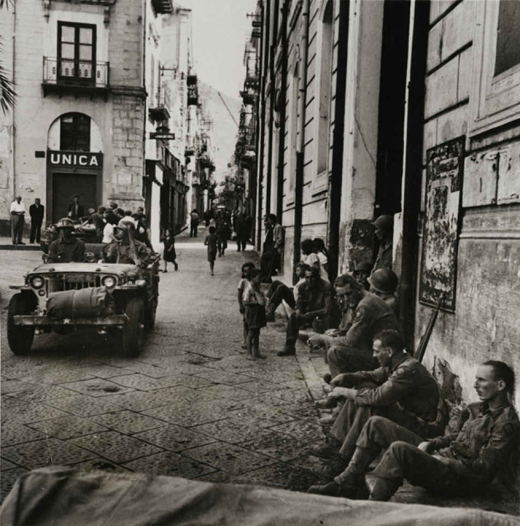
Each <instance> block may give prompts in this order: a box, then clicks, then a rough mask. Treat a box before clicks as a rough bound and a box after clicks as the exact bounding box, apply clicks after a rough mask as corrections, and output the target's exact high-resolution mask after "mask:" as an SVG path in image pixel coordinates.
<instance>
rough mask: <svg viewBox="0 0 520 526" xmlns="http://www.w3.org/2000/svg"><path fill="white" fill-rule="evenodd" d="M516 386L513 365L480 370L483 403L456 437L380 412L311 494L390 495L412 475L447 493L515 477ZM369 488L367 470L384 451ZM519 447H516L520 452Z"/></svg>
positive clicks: (473, 407)
mask: <svg viewBox="0 0 520 526" xmlns="http://www.w3.org/2000/svg"><path fill="white" fill-rule="evenodd" d="M514 386H515V375H514V372H513V370H512V369H511V368H510V367H509V366H507V365H506V364H505V363H503V362H499V361H495V360H489V361H487V362H484V363H483V364H482V365H481V366H480V367H479V368H478V370H477V374H476V381H475V390H476V391H477V394H478V397H479V398H480V402H477V403H474V404H470V405H469V406H468V407H467V409H466V410H465V414H463V415H462V418H461V419H460V425H459V429H458V430H457V431H456V433H455V434H454V435H453V436H442V435H441V436H437V437H436V438H433V439H430V440H426V441H424V437H423V436H421V435H419V434H416V433H414V432H413V431H412V430H410V429H406V428H405V427H402V426H400V425H398V424H396V423H395V422H393V421H391V420H389V419H387V418H383V417H381V416H373V417H371V418H370V419H369V420H368V422H367V423H366V425H365V426H364V428H363V430H362V432H361V434H360V436H359V439H358V441H357V444H356V446H357V447H356V450H355V453H354V455H353V457H352V460H351V461H350V463H349V464H348V467H347V469H345V471H343V472H342V473H341V474H340V475H339V476H337V477H336V478H335V479H334V481H332V482H330V483H328V484H325V485H322V486H311V487H310V488H309V493H317V494H320V495H331V496H337V497H347V498H356V497H357V498H367V497H368V496H369V494H370V500H382V501H386V500H389V499H390V498H391V497H392V496H393V495H394V493H395V492H396V491H397V490H398V489H399V487H400V486H401V485H402V483H403V479H406V480H408V481H409V482H410V483H411V484H413V485H414V486H421V487H423V488H426V489H428V490H429V491H431V492H433V493H437V494H440V495H444V496H463V495H472V494H476V493H479V492H482V491H483V490H485V489H486V486H487V485H488V484H489V483H490V482H492V481H493V479H494V478H495V476H496V475H498V474H499V473H501V474H503V473H504V472H505V473H506V474H507V475H512V477H511V480H513V477H514V476H515V475H517V474H516V473H513V471H514V469H515V468H514V460H513V462H512V458H514V457H515V453H517V454H518V444H519V441H520V423H519V420H518V415H517V413H516V411H515V409H514V407H513V406H512V405H511V400H512V399H513V393H514ZM385 449H386V452H385V453H384V455H383V457H382V459H381V461H380V462H379V464H378V465H377V468H376V469H375V471H374V472H373V475H374V476H375V482H373V483H372V484H371V487H370V490H369V489H368V488H367V486H366V483H365V474H366V472H367V471H368V467H369V466H370V464H371V463H372V461H373V460H374V459H375V458H376V457H377V456H378V454H379V452H380V451H381V450H385ZM515 449H516V451H515Z"/></svg>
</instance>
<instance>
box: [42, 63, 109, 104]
mask: <svg viewBox="0 0 520 526" xmlns="http://www.w3.org/2000/svg"><path fill="white" fill-rule="evenodd" d="M109 72H110V67H109V63H108V62H100V61H96V62H93V61H85V60H74V59H61V60H58V59H57V58H51V57H43V90H44V94H45V95H46V94H47V93H48V92H51V91H59V92H63V91H73V92H78V91H87V92H91V93H95V92H103V93H105V92H107V91H108V89H109Z"/></svg>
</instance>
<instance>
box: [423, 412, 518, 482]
mask: <svg viewBox="0 0 520 526" xmlns="http://www.w3.org/2000/svg"><path fill="white" fill-rule="evenodd" d="M464 418H466V420H465V423H464V424H463V426H462V429H461V430H460V432H459V433H458V434H457V436H456V437H455V438H454V437H450V436H443V437H438V438H434V439H432V440H430V441H429V442H430V444H432V447H433V449H434V450H438V451H437V453H436V454H437V455H440V456H441V457H445V458H449V459H454V460H458V461H460V462H462V464H463V465H464V467H465V468H466V469H468V470H469V471H470V472H471V473H472V474H474V475H476V476H477V477H479V478H481V479H482V480H483V481H490V480H491V479H492V478H493V477H494V476H495V475H496V474H497V471H498V470H499V469H500V468H501V466H503V465H504V464H505V463H506V462H507V459H508V458H509V457H511V456H512V455H513V453H514V451H515V448H516V447H518V442H519V440H520V423H519V420H518V415H517V413H516V411H515V409H514V408H513V406H512V405H511V404H509V403H506V404H504V405H503V406H501V407H498V408H496V409H490V408H489V407H488V405H487V404H486V403H481V402H479V403H475V404H470V405H469V406H468V408H467V410H466V411H465V414H464V415H463V418H462V420H464Z"/></svg>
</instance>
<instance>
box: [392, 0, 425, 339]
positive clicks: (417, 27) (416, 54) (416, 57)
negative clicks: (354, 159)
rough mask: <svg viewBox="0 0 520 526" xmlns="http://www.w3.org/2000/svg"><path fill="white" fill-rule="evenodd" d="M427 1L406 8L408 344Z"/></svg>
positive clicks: (404, 302) (404, 289) (402, 298)
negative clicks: (407, 20) (408, 12)
mask: <svg viewBox="0 0 520 526" xmlns="http://www.w3.org/2000/svg"><path fill="white" fill-rule="evenodd" d="M429 13H430V2H429V1H428V0H427V1H418V0H414V1H413V2H412V5H411V9H410V41H409V42H410V43H409V54H408V56H409V57H410V63H409V71H408V75H407V76H408V78H407V85H408V86H409V87H408V93H407V95H408V97H407V113H406V116H405V118H406V121H405V130H406V131H405V140H406V144H405V152H406V153H405V163H406V164H405V170H404V181H403V191H402V201H403V212H402V217H403V245H402V254H403V256H402V269H401V280H400V283H399V318H400V320H401V329H402V334H403V336H404V338H405V343H406V345H407V347H408V348H413V340H414V331H415V304H416V296H415V291H416V288H417V267H418V259H419V258H418V254H419V238H418V223H419V214H420V210H421V178H420V177H417V174H421V172H422V150H423V141H422V137H423V118H424V99H425V90H424V79H425V78H426V57H427V52H428V28H429V26H428V24H429Z"/></svg>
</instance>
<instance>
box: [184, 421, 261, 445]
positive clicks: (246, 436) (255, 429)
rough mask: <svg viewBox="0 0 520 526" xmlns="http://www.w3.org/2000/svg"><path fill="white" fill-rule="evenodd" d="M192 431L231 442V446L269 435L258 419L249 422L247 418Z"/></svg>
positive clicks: (220, 422) (222, 422) (214, 423)
mask: <svg viewBox="0 0 520 526" xmlns="http://www.w3.org/2000/svg"><path fill="white" fill-rule="evenodd" d="M191 430H193V431H196V432H197V433H203V434H205V435H207V436H210V437H215V438H216V439H217V440H222V441H223V442H229V443H230V444H239V443H240V442H248V441H250V440H253V439H254V438H261V437H263V436H266V435H267V434H268V433H267V431H264V430H262V429H259V426H258V422H257V420H256V419H255V420H253V419H250V420H247V419H245V418H226V419H225V420H219V421H218V422H212V423H211V424H202V425H200V426H195V427H192V428H191Z"/></svg>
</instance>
